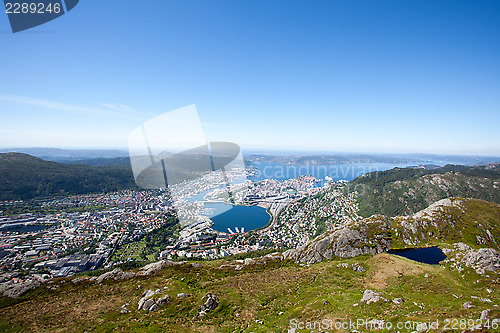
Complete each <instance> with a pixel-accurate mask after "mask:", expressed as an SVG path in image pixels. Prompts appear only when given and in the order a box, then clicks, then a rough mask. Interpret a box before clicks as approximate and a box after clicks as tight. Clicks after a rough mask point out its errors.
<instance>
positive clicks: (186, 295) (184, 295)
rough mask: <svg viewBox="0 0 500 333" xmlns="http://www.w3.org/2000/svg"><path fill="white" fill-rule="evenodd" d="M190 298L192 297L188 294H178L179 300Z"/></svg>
mask: <svg viewBox="0 0 500 333" xmlns="http://www.w3.org/2000/svg"><path fill="white" fill-rule="evenodd" d="M188 297H191V295H190V294H186V293H180V294H177V298H188Z"/></svg>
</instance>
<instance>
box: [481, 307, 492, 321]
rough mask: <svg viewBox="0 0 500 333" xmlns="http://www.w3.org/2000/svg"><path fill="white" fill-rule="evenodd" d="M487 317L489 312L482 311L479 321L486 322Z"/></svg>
mask: <svg viewBox="0 0 500 333" xmlns="http://www.w3.org/2000/svg"><path fill="white" fill-rule="evenodd" d="M489 315H490V310H483V312H481V317H480V318H479V319H480V320H481V321H486V320H488V316H489Z"/></svg>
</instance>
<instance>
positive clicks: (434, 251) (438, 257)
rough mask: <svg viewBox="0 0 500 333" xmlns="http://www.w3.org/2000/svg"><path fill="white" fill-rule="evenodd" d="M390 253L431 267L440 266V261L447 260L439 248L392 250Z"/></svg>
mask: <svg viewBox="0 0 500 333" xmlns="http://www.w3.org/2000/svg"><path fill="white" fill-rule="evenodd" d="M389 253H390V254H396V255H398V256H401V257H405V258H407V259H410V260H414V261H418V262H421V263H424V264H430V265H439V262H440V261H442V260H445V259H446V256H445V254H444V253H443V251H441V249H440V248H438V247H437V246H434V247H424V248H420V249H403V250H391V251H389Z"/></svg>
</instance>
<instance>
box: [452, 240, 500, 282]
mask: <svg viewBox="0 0 500 333" xmlns="http://www.w3.org/2000/svg"><path fill="white" fill-rule="evenodd" d="M443 252H445V253H446V254H447V255H448V259H446V260H444V261H443V263H445V264H446V265H449V266H450V268H452V269H456V270H458V271H459V272H461V271H462V270H464V269H465V268H466V267H469V268H472V269H473V270H475V271H476V273H477V274H479V275H482V274H484V273H485V272H486V271H493V272H499V271H500V254H499V253H498V251H497V250H495V249H492V248H481V249H473V248H471V247H470V246H469V245H467V244H464V243H455V244H453V248H448V249H445V250H444V251H443Z"/></svg>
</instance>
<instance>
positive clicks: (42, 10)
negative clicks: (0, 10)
mask: <svg viewBox="0 0 500 333" xmlns="http://www.w3.org/2000/svg"><path fill="white" fill-rule="evenodd" d="M5 12H6V13H7V14H28V13H30V14H47V13H49V14H52V13H55V14H59V13H60V12H61V4H60V3H49V4H47V5H46V4H44V3H43V2H39V3H36V2H30V3H28V2H12V3H11V2H7V3H6V4H5Z"/></svg>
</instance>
